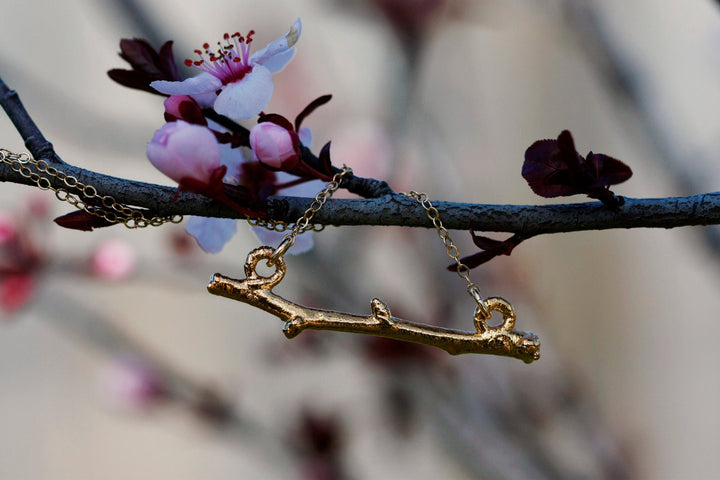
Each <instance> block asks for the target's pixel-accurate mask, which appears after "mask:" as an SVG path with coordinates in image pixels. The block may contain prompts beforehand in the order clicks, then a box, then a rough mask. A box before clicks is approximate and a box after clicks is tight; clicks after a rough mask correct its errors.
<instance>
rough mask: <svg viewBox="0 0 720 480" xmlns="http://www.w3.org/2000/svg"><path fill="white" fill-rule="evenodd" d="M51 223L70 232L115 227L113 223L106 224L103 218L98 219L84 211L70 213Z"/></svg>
mask: <svg viewBox="0 0 720 480" xmlns="http://www.w3.org/2000/svg"><path fill="white" fill-rule="evenodd" d="M53 221H54V222H55V223H57V224H58V225H60V226H61V227H64V228H69V229H72V230H81V231H83V232H91V231H92V230H93V229H94V228H102V227H110V226H112V225H115V223H113V222H108V221H107V220H105V219H104V218H101V217H98V216H97V215H93V214H91V213H88V212H86V211H84V210H77V211H75V212H70V213H68V214H66V215H63V216H61V217H57V218H56V219H55V220H53Z"/></svg>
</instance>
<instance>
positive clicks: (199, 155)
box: [146, 120, 220, 183]
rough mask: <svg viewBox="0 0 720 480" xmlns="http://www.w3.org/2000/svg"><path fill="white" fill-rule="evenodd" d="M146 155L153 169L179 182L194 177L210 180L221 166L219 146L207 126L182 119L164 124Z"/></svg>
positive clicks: (203, 180)
mask: <svg viewBox="0 0 720 480" xmlns="http://www.w3.org/2000/svg"><path fill="white" fill-rule="evenodd" d="M146 152H147V157H148V159H150V163H152V164H153V165H154V166H155V168H157V169H158V170H160V171H161V172H162V173H164V174H165V175H167V176H168V177H170V178H172V179H173V180H175V181H176V182H178V183H181V181H182V179H193V180H196V181H198V182H202V183H209V182H210V179H211V175H212V173H213V171H215V170H216V169H217V168H218V167H219V166H220V147H219V145H218V142H217V140H216V139H215V135H213V133H212V132H211V131H210V130H209V129H208V128H206V127H202V126H200V125H191V124H189V123H187V122H185V121H182V120H178V121H176V122H171V123H166V124H165V125H164V126H163V127H162V128H161V129H159V130H157V131H156V132H155V135H153V138H152V140H150V143H148V145H147V150H146Z"/></svg>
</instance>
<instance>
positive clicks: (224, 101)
mask: <svg viewBox="0 0 720 480" xmlns="http://www.w3.org/2000/svg"><path fill="white" fill-rule="evenodd" d="M272 93H273V81H272V72H270V70H268V69H267V68H265V67H263V66H262V65H256V66H255V67H253V69H252V71H251V72H250V73H248V74H247V75H245V76H244V77H243V78H242V80H238V81H237V82H234V83H230V84H228V85H227V86H226V87H225V88H224V89H223V91H222V92H220V95H218V98H217V100H215V111H216V112H218V113H219V114H221V115H225V116H226V117H230V118H239V119H248V118H252V117H254V116H255V115H257V114H259V113H260V112H262V111H263V109H265V107H267V105H268V103H270V98H271V97H272Z"/></svg>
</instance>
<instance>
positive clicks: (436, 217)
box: [400, 190, 492, 320]
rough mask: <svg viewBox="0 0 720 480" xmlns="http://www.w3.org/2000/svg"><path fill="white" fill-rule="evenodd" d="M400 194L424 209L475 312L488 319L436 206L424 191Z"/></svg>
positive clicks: (478, 293)
mask: <svg viewBox="0 0 720 480" xmlns="http://www.w3.org/2000/svg"><path fill="white" fill-rule="evenodd" d="M400 195H403V196H405V197H408V198H412V199H414V200H417V202H418V203H419V204H420V205H421V206H422V207H423V208H424V209H425V212H427V217H428V219H430V221H431V222H432V224H433V226H434V227H435V229H436V230H437V233H438V237H440V240H442V242H443V245H444V246H445V252H447V256H448V257H450V258H451V259H453V260H454V261H455V264H456V267H455V271H456V272H457V274H458V276H459V277H460V278H462V279H463V280H465V282H467V284H468V287H467V292H468V294H469V295H470V296H471V297H472V298H473V300H475V303H476V304H477V310H476V312H477V313H479V314H480V315H482V317H483V318H484V319H486V320H487V319H489V318H490V316H491V315H492V314H491V313H490V311H489V310H488V308H487V305H485V300H484V299H483V298H482V295H480V287H478V286H477V285H476V284H474V283H473V282H472V280H470V269H469V268H468V266H467V265H465V264H464V263H462V262H461V261H460V251H459V250H458V248H457V247H456V246H455V243H453V241H452V238H450V233H449V232H448V231H447V229H446V228H445V227H444V226H443V224H442V221H440V212H438V210H437V208H435V207H434V206H433V204H432V203H431V202H430V199H429V198H428V196H427V194H426V193H422V192H416V191H415V190H410V193H405V192H400Z"/></svg>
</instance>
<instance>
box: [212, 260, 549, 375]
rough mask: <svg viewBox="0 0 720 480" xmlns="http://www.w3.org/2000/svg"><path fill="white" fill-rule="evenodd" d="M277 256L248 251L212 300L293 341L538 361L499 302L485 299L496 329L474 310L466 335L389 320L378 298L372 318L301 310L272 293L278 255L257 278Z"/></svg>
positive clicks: (532, 342) (280, 265) (529, 339)
mask: <svg viewBox="0 0 720 480" xmlns="http://www.w3.org/2000/svg"><path fill="white" fill-rule="evenodd" d="M274 253H275V249H273V248H272V247H267V246H264V247H260V248H256V249H255V250H253V251H252V252H250V253H249V254H248V256H247V260H246V262H245V276H246V278H245V279H243V280H236V279H233V278H229V277H226V276H223V275H221V274H219V273H216V274H215V275H214V276H213V278H212V279H211V280H210V283H209V284H208V286H207V289H208V291H209V292H210V293H212V294H214V295H219V296H222V297H227V298H231V299H233V300H237V301H240V302H243V303H247V304H249V305H252V306H254V307H257V308H260V309H261V310H264V311H266V312H268V313H270V314H272V315H274V316H276V317H278V318H280V319H281V320H283V321H284V322H285V326H284V327H283V331H284V333H285V336H286V337H288V338H293V337H295V336H297V335H299V334H300V333H301V332H302V331H303V330H306V329H313V330H334V331H341V332H350V333H361V334H366V335H375V336H381V337H388V338H393V339H396V340H404V341H408V342H415V343H421V344H424V345H430V346H433V347H438V348H441V349H443V350H445V351H447V352H448V353H450V354H453V355H458V354H461V353H481V354H491V355H502V356H507V357H514V358H518V359H520V360H522V361H524V362H525V363H530V362H532V361H533V360H537V359H538V358H540V351H539V350H540V341H539V340H538V337H537V336H536V335H534V334H532V333H528V332H521V331H516V330H514V326H515V313H514V311H513V308H512V306H511V305H510V304H509V303H508V302H507V301H505V300H503V299H502V298H499V297H490V298H487V299H485V300H484V305H485V306H486V308H487V310H488V311H489V312H492V311H497V312H499V313H501V314H502V315H503V322H502V323H501V324H500V325H498V326H489V325H488V323H487V318H486V317H484V316H483V315H482V314H481V313H479V312H478V309H476V312H475V315H474V316H473V317H474V324H475V328H476V331H475V332H467V331H462V330H455V329H450V328H444V327H439V326H435V325H427V324H421V323H412V322H408V321H406V320H403V319H400V318H396V317H393V316H392V314H391V313H390V308H389V307H388V306H387V305H386V304H385V303H384V302H383V301H382V300H380V299H377V298H375V299H373V300H372V301H371V302H370V307H371V310H372V314H371V315H366V316H362V315H353V314H348V313H342V312H336V311H333V310H323V309H316V308H309V307H304V306H302V305H298V304H296V303H294V302H292V301H290V300H286V299H285V298H283V297H281V296H279V295H276V294H275V293H273V291H272V289H273V287H274V286H275V285H277V284H278V283H279V282H280V281H281V280H282V279H283V277H284V276H285V272H286V265H285V260H284V258H283V257H282V256H279V257H277V258H276V259H275V260H274V263H273V267H274V268H275V272H274V273H273V274H271V275H270V276H269V277H263V276H261V275H259V274H258V273H257V270H256V268H257V265H258V263H259V262H260V261H262V260H265V261H269V260H270V259H271V258H272V257H273V255H274Z"/></svg>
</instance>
